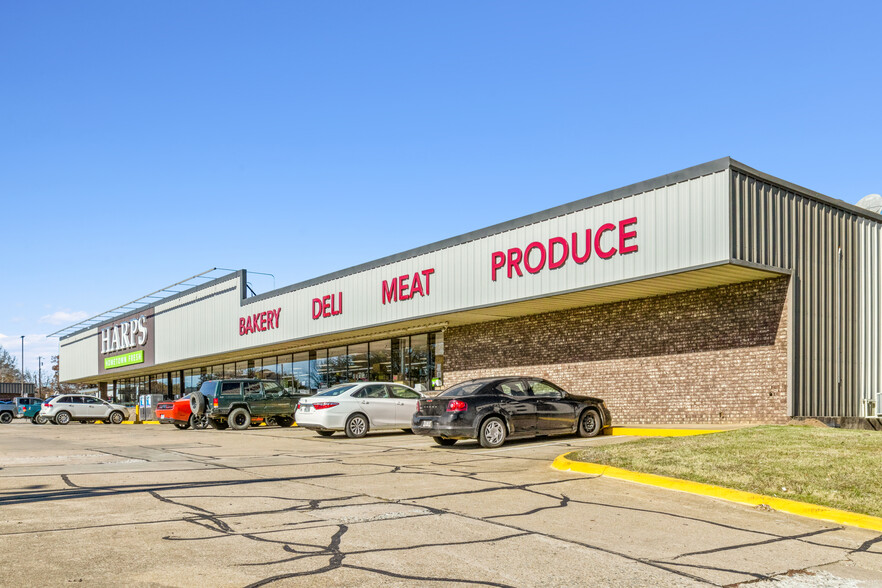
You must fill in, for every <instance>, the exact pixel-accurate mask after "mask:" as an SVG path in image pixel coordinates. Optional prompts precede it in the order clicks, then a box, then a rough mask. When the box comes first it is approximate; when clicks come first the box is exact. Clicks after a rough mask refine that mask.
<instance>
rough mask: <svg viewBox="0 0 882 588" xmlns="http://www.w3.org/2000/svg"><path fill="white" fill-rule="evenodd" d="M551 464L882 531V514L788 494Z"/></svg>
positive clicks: (561, 462) (560, 459) (578, 463)
mask: <svg viewBox="0 0 882 588" xmlns="http://www.w3.org/2000/svg"><path fill="white" fill-rule="evenodd" d="M551 467H553V468H554V469H556V470H560V471H564V472H566V471H569V472H578V473H582V474H592V475H596V476H605V477H607V478H615V479H617V480H625V481H627V482H636V483H637V484H646V485H648V486H655V487H657V488H667V489H668V490H676V491H678V492H687V493H689V494H696V495H699V496H709V497H711V498H719V499H720V500H728V501H729V502H735V503H738V504H746V505H748V506H759V505H761V504H762V505H766V506H769V507H771V508H773V509H774V510H778V511H781V512H786V513H790V514H795V515H799V516H802V517H808V518H811V519H817V520H819V521H827V522H832V523H839V524H841V525H850V526H852V527H859V528H861V529H869V530H871V531H882V518H879V517H874V516H870V515H863V514H858V513H854V512H848V511H845V510H838V509H835V508H828V507H826V506H818V505H816V504H808V503H806V502H797V501H796V500H788V499H786V498H776V497H774V496H765V495H763V494H754V493H752V492H744V491H742V490H733V489H731V488H723V487H721V486H713V485H711V484H702V483H700V482H690V481H689V480H680V479H678V478H668V477H667V476H658V475H655V474H643V473H640V472H632V471H630V470H623V469H620V468H614V467H612V466H606V465H602V464H599V463H587V462H582V461H573V460H571V459H567V458H566V456H564V455H560V456H558V457H557V459H555V460H554V462H553V463H552V464H551Z"/></svg>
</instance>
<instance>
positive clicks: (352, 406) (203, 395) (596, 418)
mask: <svg viewBox="0 0 882 588" xmlns="http://www.w3.org/2000/svg"><path fill="white" fill-rule="evenodd" d="M20 400H27V401H29V402H22V403H21V405H20V406H19V407H18V411H19V414H18V416H21V417H25V418H30V419H31V421H32V422H33V423H35V424H44V423H46V422H49V423H52V424H56V425H66V424H68V423H69V422H71V421H82V422H95V421H102V422H106V423H113V424H119V423H121V422H123V421H124V420H126V419H128V418H130V416H131V415H130V414H129V409H128V408H126V407H125V406H122V405H120V404H112V403H110V402H107V401H105V400H101V399H100V398H96V397H94V396H88V395H85V394H64V395H59V396H55V397H53V398H50V399H48V400H46V401H42V404H40V401H39V400H38V399H20ZM30 401H33V402H30ZM7 412H8V411H6V410H4V409H3V408H2V407H0V422H9V420H11V418H12V417H8V419H9V420H3V419H4V418H7V417H4V416H3V415H5V414H6V413H7ZM156 415H157V419H158V420H159V421H160V423H171V424H174V425H175V426H176V427H177V428H179V429H190V428H193V429H204V428H206V427H212V428H215V429H219V430H223V429H227V428H230V429H234V430H244V429H247V428H249V427H251V426H253V425H255V424H258V423H261V422H265V423H267V424H276V425H279V426H282V427H290V426H291V425H292V424H294V422H295V421H296V423H297V425H298V426H300V427H302V428H304V429H309V430H312V431H315V432H316V433H318V434H319V435H321V436H325V437H327V436H331V435H333V434H334V433H336V432H340V431H342V432H344V433H345V434H346V436H347V437H350V438H359V437H364V436H365V435H366V434H367V433H368V431H382V430H396V429H398V430H403V431H406V432H413V433H416V434H418V435H425V436H428V437H432V439H433V440H434V441H435V443H437V444H439V445H443V446H450V445H453V444H454V443H456V442H457V441H458V440H461V439H477V440H478V442H479V443H480V444H481V446H482V447H487V448H493V447H499V446H501V445H502V444H503V443H505V441H506V440H507V439H522V438H527V437H537V436H546V435H572V434H578V435H580V436H582V437H594V436H596V435H599V434H600V433H601V431H602V430H603V428H604V427H606V426H609V425H610V423H611V417H610V412H609V410H608V409H607V408H606V405H605V404H604V402H603V400H601V399H599V398H593V397H590V396H580V395H576V394H570V393H568V392H566V391H565V390H563V389H561V388H560V387H558V386H556V385H555V384H552V383H551V382H549V381H547V380H543V379H541V378H530V377H521V376H508V377H499V378H480V379H475V380H469V381H467V382H462V383H461V384H457V385H456V386H453V387H452V388H450V389H448V390H445V391H444V392H442V393H441V394H439V395H438V396H436V397H434V398H430V397H427V396H426V395H425V394H423V393H421V392H418V391H417V390H414V389H413V388H411V387H409V386H405V385H403V384H398V383H392V382H359V383H349V384H341V385H338V386H335V387H333V388H330V389H328V390H324V391H322V392H319V393H318V394H314V395H309V394H301V393H297V392H292V391H290V390H287V389H285V388H283V387H282V386H280V385H279V384H278V383H277V382H274V381H272V380H256V379H245V378H242V379H229V380H211V381H208V382H204V383H203V384H202V386H201V387H200V389H199V390H198V391H197V392H194V393H192V394H189V395H188V396H185V397H183V398H180V399H178V400H175V401H163V402H160V403H159V404H157V406H156Z"/></svg>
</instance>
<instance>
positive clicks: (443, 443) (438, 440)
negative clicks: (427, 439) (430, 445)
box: [432, 437, 456, 447]
mask: <svg viewBox="0 0 882 588" xmlns="http://www.w3.org/2000/svg"><path fill="white" fill-rule="evenodd" d="M432 441H434V442H435V443H437V444H438V445H441V446H442V447H450V446H451V445H453V444H455V443H456V439H448V438H447V437H432Z"/></svg>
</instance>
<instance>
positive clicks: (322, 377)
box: [315, 349, 328, 390]
mask: <svg viewBox="0 0 882 588" xmlns="http://www.w3.org/2000/svg"><path fill="white" fill-rule="evenodd" d="M315 378H316V384H317V386H316V387H317V388H318V389H319V390H324V389H326V388H327V387H328V350H327V349H317V350H316V351H315Z"/></svg>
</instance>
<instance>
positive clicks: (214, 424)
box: [208, 419, 230, 431]
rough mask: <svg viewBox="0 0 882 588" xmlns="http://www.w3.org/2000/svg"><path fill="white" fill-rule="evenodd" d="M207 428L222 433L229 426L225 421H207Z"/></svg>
mask: <svg viewBox="0 0 882 588" xmlns="http://www.w3.org/2000/svg"><path fill="white" fill-rule="evenodd" d="M208 426H209V427H211V428H212V429H217V430H218V431H224V430H226V429H227V428H228V427H229V426H230V425H229V424H227V421H222V420H220V419H208Z"/></svg>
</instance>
